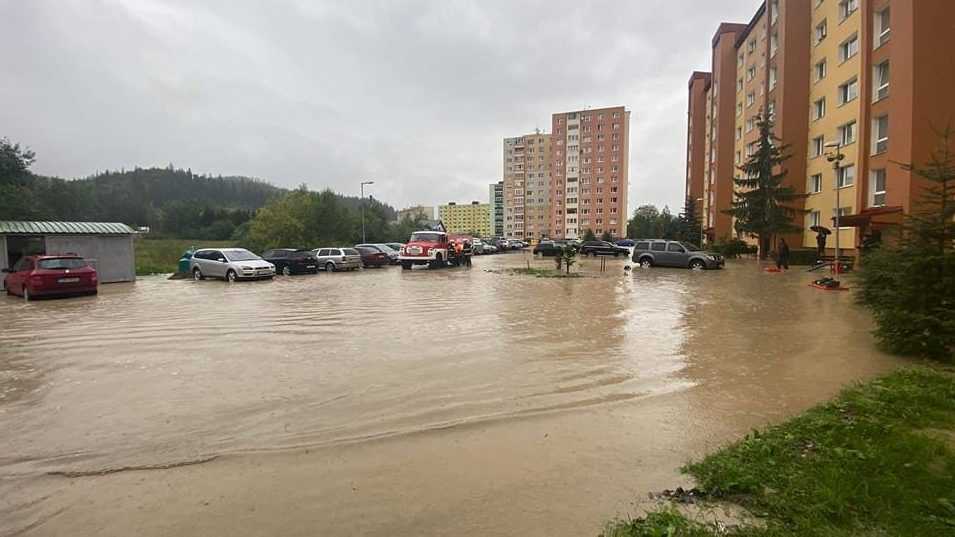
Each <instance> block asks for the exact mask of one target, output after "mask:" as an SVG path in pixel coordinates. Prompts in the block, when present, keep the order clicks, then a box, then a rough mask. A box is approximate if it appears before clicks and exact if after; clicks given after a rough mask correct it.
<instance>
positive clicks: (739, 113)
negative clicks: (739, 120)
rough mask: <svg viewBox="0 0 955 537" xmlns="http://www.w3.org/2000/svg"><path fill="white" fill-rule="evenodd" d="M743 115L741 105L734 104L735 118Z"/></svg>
mask: <svg viewBox="0 0 955 537" xmlns="http://www.w3.org/2000/svg"><path fill="white" fill-rule="evenodd" d="M741 115H743V103H736V117H739V116H741Z"/></svg>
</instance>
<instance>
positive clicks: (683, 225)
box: [677, 196, 703, 244]
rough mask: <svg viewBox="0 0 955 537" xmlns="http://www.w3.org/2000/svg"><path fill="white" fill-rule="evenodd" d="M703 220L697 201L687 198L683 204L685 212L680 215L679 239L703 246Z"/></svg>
mask: <svg viewBox="0 0 955 537" xmlns="http://www.w3.org/2000/svg"><path fill="white" fill-rule="evenodd" d="M701 224H702V219H701V218H700V215H699V211H698V209H697V206H696V200H695V199H693V198H691V197H689V196H687V198H686V201H684V203H683V212H682V213H680V216H679V223H678V233H677V239H678V240H681V241H686V242H690V243H693V244H702V243H703V240H702V239H703V236H702V230H701V229H700V228H701Z"/></svg>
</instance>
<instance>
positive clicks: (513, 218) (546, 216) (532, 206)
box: [503, 131, 553, 239]
mask: <svg viewBox="0 0 955 537" xmlns="http://www.w3.org/2000/svg"><path fill="white" fill-rule="evenodd" d="M550 152H551V136H550V134H546V133H542V132H540V131H537V132H534V133H532V134H525V135H523V136H516V137H512V138H505V139H504V155H503V157H504V158H503V165H504V167H503V171H504V181H503V183H504V184H503V190H504V207H503V213H504V234H503V235H504V236H505V237H506V238H508V239H542V238H547V237H550V236H551V218H550V209H549V208H550V203H551V200H550V198H551V186H552V183H553V181H552V178H551V171H550V169H551V158H550V154H551V153H550Z"/></svg>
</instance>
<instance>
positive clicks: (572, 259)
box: [557, 244, 577, 274]
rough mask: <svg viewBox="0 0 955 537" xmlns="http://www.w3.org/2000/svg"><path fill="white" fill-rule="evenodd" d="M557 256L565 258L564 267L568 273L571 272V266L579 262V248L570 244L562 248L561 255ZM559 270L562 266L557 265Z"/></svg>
mask: <svg viewBox="0 0 955 537" xmlns="http://www.w3.org/2000/svg"><path fill="white" fill-rule="evenodd" d="M557 257H559V258H561V259H563V261H564V269H565V270H566V271H567V274H570V268H571V267H573V266H574V263H576V262H577V248H574V247H573V246H571V245H569V244H568V245H566V246H564V247H563V248H561V249H560V255H558V256H557ZM557 270H560V266H558V267H557Z"/></svg>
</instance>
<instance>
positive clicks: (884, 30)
mask: <svg viewBox="0 0 955 537" xmlns="http://www.w3.org/2000/svg"><path fill="white" fill-rule="evenodd" d="M873 24H874V26H875V29H874V30H875V31H874V32H873V33H874V38H873V39H872V44H873V45H874V47H875V48H879V47H881V46H882V45H884V44H885V43H886V42H887V41H888V40H889V29H890V28H889V8H885V9H883V10H882V11H879V12H877V13H876V14H875V17H873Z"/></svg>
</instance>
